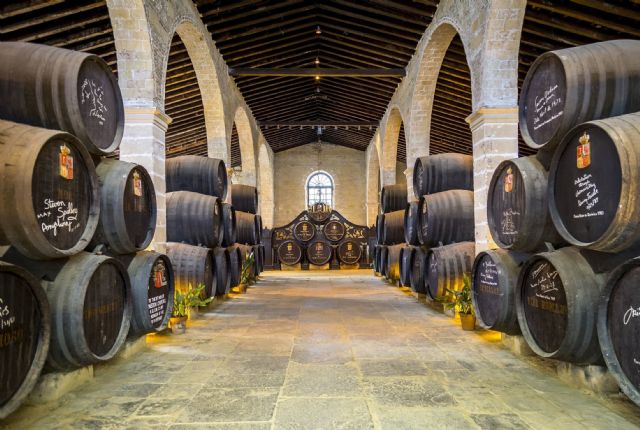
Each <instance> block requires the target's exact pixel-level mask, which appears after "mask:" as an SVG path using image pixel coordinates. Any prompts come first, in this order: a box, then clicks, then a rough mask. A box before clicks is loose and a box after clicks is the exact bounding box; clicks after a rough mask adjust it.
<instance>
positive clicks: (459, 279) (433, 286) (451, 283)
mask: <svg viewBox="0 0 640 430" xmlns="http://www.w3.org/2000/svg"><path fill="white" fill-rule="evenodd" d="M474 257H475V243H474V242H461V243H454V244H451V245H445V246H440V247H437V248H431V249H430V250H429V251H428V252H427V256H426V262H425V271H426V276H425V278H426V279H425V290H426V293H427V294H428V295H429V296H430V297H431V298H432V299H434V300H442V299H446V298H450V296H451V295H450V294H449V293H448V291H447V290H450V291H459V290H460V289H461V288H462V286H463V276H464V275H469V276H470V275H471V268H472V267H473V260H474Z"/></svg>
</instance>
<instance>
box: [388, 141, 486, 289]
mask: <svg viewBox="0 0 640 430" xmlns="http://www.w3.org/2000/svg"><path fill="white" fill-rule="evenodd" d="M413 191H414V196H415V198H416V200H414V201H412V202H410V203H409V204H408V205H407V207H406V210H405V214H404V231H405V236H406V242H407V248H406V249H405V250H404V252H403V256H402V257H403V258H402V260H401V261H402V262H401V272H402V273H404V274H405V276H404V278H405V280H404V282H405V284H406V285H408V286H410V287H411V289H412V290H413V291H414V292H416V293H418V294H425V295H426V296H427V297H428V298H430V299H432V300H444V299H446V298H447V297H448V295H449V293H448V292H449V291H454V290H458V289H460V288H461V287H462V282H463V277H464V275H465V274H468V273H470V270H471V265H472V263H473V255H474V252H475V251H474V250H475V245H474V242H473V240H474V220H473V161H472V158H471V156H469V155H463V154H454V153H446V154H437V155H431V156H426V157H420V158H418V159H416V162H415V165H414V170H413Z"/></svg>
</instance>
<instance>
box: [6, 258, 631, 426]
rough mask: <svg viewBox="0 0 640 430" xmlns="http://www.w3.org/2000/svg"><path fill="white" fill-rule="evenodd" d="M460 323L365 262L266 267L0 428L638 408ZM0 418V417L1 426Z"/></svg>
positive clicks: (612, 413)
mask: <svg viewBox="0 0 640 430" xmlns="http://www.w3.org/2000/svg"><path fill="white" fill-rule="evenodd" d="M552 368H553V367H552V363H550V362H548V361H543V360H539V359H537V358H522V357H517V356H514V355H513V354H512V353H511V352H509V351H508V350H506V349H505V348H503V347H502V345H501V343H500V341H499V337H497V336H496V335H495V333H490V332H476V333H468V332H463V331H462V330H461V329H460V327H459V326H458V325H457V324H456V322H455V321H454V320H452V319H451V318H449V317H447V316H444V315H442V314H440V313H438V312H436V311H433V310H431V309H430V308H428V307H426V306H425V305H423V304H420V303H418V302H417V301H416V300H415V299H414V298H413V297H412V296H410V295H408V294H406V293H403V292H402V291H401V290H400V289H398V288H395V287H392V286H390V285H388V284H386V283H384V282H383V281H382V280H380V279H379V278H375V277H373V275H372V274H371V272H369V271H352V272H270V273H266V274H264V276H263V280H262V281H261V282H260V284H259V285H257V286H255V287H253V288H251V289H250V290H249V291H248V292H247V294H245V295H241V296H235V297H233V298H231V299H230V300H229V301H227V302H225V303H223V304H221V305H220V306H218V307H217V308H215V309H214V310H212V311H210V312H209V313H206V314H203V315H200V318H199V319H198V320H196V321H195V322H194V323H193V325H192V326H191V327H190V328H189V330H188V331H187V334H185V335H182V336H153V337H150V338H149V349H148V350H146V351H145V352H142V353H140V354H138V355H136V356H134V357H132V358H130V359H128V360H126V361H123V360H121V361H119V362H117V363H115V364H110V365H108V366H102V367H98V368H97V369H96V371H95V373H96V377H95V379H94V380H93V381H92V382H90V383H87V384H86V385H85V386H84V387H82V388H81V389H79V390H76V391H74V392H72V393H70V394H68V395H66V396H65V397H64V398H63V399H61V400H60V401H59V402H57V403H56V404H53V405H46V406H39V407H34V406H26V407H23V408H21V409H20V410H19V411H18V412H17V413H16V414H14V415H13V416H12V417H11V418H10V421H9V422H8V423H5V427H4V428H7V429H21V430H22V429H57V428H69V429H75V430H79V429H85V428H86V429H121V428H129V429H146V428H151V429H223V428H224V429H238V430H240V429H242V430H245V429H246V430H249V429H265V430H266V429H323V430H324V429H368V428H379V429H414V428H415V429H449V428H451V429H466V428H470V429H492V430H493V429H501V428H503V429H529V428H533V429H577V428H580V429H582V428H585V429H616V430H623V429H634V428H638V426H639V425H640V408H637V407H636V406H634V405H632V404H631V403H630V402H629V401H627V400H626V399H624V398H623V397H622V396H614V397H610V398H606V399H605V398H601V397H598V396H596V395H593V394H590V393H588V392H583V391H580V390H578V389H576V388H572V387H570V386H568V385H564V384H563V383H562V382H560V381H559V380H558V379H557V378H556V377H555V376H554V373H553V371H552ZM0 427H1V426H0Z"/></svg>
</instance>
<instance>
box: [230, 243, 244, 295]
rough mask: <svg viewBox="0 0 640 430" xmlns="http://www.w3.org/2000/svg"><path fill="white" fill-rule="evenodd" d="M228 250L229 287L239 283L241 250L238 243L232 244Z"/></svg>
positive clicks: (241, 261)
mask: <svg viewBox="0 0 640 430" xmlns="http://www.w3.org/2000/svg"><path fill="white" fill-rule="evenodd" d="M227 250H228V251H229V276H230V277H231V287H235V286H236V285H238V284H240V275H241V271H242V263H243V260H242V251H241V250H240V248H239V247H238V245H232V246H230V247H228V248H227Z"/></svg>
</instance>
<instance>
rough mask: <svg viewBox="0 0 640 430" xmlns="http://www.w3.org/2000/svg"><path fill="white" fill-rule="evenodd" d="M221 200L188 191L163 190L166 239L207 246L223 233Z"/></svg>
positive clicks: (209, 246)
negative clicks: (167, 191)
mask: <svg viewBox="0 0 640 430" xmlns="http://www.w3.org/2000/svg"><path fill="white" fill-rule="evenodd" d="M221 203H222V201H221V200H220V199H219V198H218V197H213V196H208V195H205V194H199V193H194V192H191V191H175V192H172V193H167V240H168V241H170V242H184V243H188V244H190V245H203V246H206V247H208V248H214V247H216V246H218V245H219V244H220V243H221V241H222V239H223V236H224V225H223V221H222V215H223V214H222V204H221Z"/></svg>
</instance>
